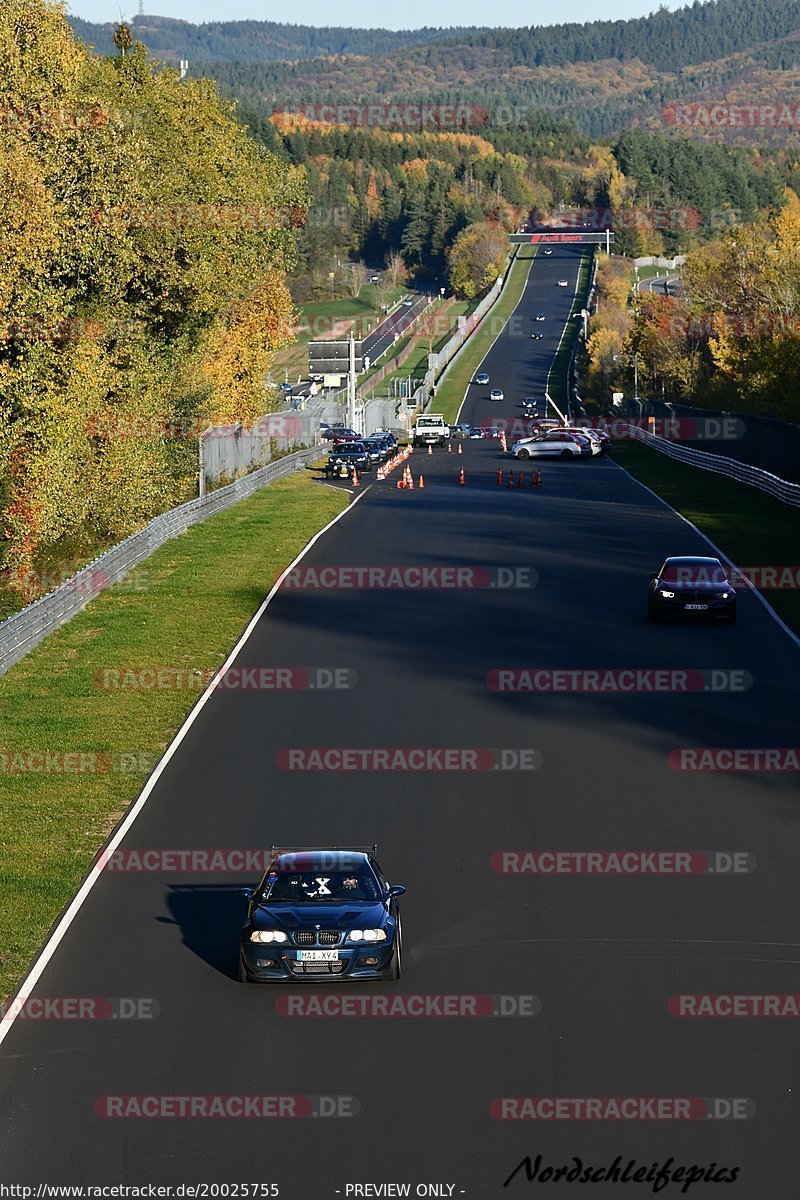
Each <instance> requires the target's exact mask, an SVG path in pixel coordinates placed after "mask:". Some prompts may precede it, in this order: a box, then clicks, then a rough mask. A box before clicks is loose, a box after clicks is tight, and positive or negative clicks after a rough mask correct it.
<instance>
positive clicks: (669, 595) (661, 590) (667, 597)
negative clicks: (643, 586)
mask: <svg viewBox="0 0 800 1200" xmlns="http://www.w3.org/2000/svg"><path fill="white" fill-rule="evenodd" d="M658 594H659V596H663V597H664V599H665V600H674V599H675V593H674V592H668V591H667V589H666V588H659V589H658Z"/></svg>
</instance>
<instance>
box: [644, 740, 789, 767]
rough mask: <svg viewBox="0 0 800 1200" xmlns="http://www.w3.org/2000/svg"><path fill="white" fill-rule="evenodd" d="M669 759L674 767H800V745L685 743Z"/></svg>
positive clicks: (672, 751)
mask: <svg viewBox="0 0 800 1200" xmlns="http://www.w3.org/2000/svg"><path fill="white" fill-rule="evenodd" d="M668 762H669V765H670V767H671V768H672V770H673V771H800V746H747V747H746V746H700V747H696V746H694V747H690V746H682V747H679V748H678V749H676V750H671V751H670V753H669V758H668Z"/></svg>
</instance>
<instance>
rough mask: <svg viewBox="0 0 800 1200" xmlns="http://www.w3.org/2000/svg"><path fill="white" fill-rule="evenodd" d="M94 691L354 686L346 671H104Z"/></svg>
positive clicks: (142, 668) (155, 668) (284, 689)
mask: <svg viewBox="0 0 800 1200" xmlns="http://www.w3.org/2000/svg"><path fill="white" fill-rule="evenodd" d="M92 678H93V682H94V685H95V687H97V688H100V689H102V690H103V691H111V692H116V691H120V692H136V691H141V692H152V691H155V692H203V691H205V690H206V689H207V688H212V689H214V690H216V691H222V692H306V691H317V692H342V691H349V690H350V689H352V688H354V687H355V686H356V682H357V679H356V673H355V671H353V670H352V669H351V668H350V667H274V666H270V667H228V668H226V669H225V670H221V671H220V670H216V669H214V668H211V669H207V670H203V671H200V670H195V669H191V668H188V667H169V666H164V665H162V664H153V665H152V666H130V667H104V668H103V669H102V670H100V671H96V672H95V673H94V675H93V677H92Z"/></svg>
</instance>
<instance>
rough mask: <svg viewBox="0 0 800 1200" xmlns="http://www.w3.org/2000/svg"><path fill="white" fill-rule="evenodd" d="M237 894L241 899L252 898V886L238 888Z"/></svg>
mask: <svg viewBox="0 0 800 1200" xmlns="http://www.w3.org/2000/svg"><path fill="white" fill-rule="evenodd" d="M239 895H240V896H241V897H242V899H243V900H252V899H253V889H252V888H239Z"/></svg>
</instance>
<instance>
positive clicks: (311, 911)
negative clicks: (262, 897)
mask: <svg viewBox="0 0 800 1200" xmlns="http://www.w3.org/2000/svg"><path fill="white" fill-rule="evenodd" d="M385 921H386V909H385V908H384V906H383V904H381V903H380V902H377V903H375V904H359V903H354V902H353V901H352V900H343V901H341V903H339V902H336V903H334V902H333V901H328V902H327V903H323V904H265V905H261V906H259V907H257V908H254V909H253V924H254V925H257V926H258V927H259V928H261V929H271V928H273V927H274V928H277V929H309V928H312V929H313V927H314V926H315V925H320V926H322V928H323V929H345V928H347V929H359V928H362V929H367V928H372V929H379V928H380V927H381V926H383V924H384V923H385Z"/></svg>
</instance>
